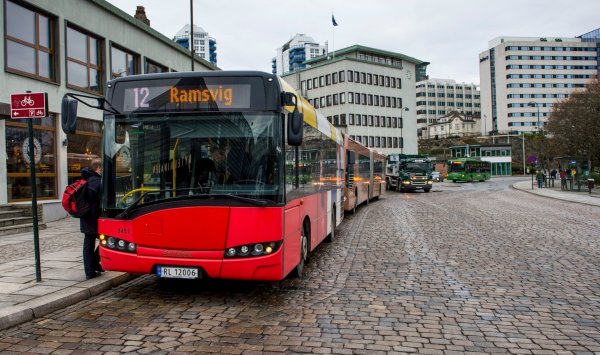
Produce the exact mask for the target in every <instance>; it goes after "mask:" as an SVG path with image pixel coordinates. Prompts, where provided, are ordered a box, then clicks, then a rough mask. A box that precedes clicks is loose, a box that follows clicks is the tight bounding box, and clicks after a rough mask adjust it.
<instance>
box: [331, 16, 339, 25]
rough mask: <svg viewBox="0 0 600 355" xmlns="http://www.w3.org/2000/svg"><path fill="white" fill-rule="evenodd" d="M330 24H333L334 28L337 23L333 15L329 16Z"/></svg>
mask: <svg viewBox="0 0 600 355" xmlns="http://www.w3.org/2000/svg"><path fill="white" fill-rule="evenodd" d="M331 23H333V25H334V26H337V25H338V24H337V22H335V17H333V14H331Z"/></svg>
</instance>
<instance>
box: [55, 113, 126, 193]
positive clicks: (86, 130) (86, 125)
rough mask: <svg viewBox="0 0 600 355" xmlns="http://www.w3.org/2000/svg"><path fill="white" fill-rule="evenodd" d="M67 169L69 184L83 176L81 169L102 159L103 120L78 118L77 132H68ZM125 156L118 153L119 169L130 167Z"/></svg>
mask: <svg viewBox="0 0 600 355" xmlns="http://www.w3.org/2000/svg"><path fill="white" fill-rule="evenodd" d="M67 141H68V142H69V144H68V146H67V171H68V174H69V182H68V183H69V184H71V183H73V182H74V181H75V180H77V179H79V178H80V177H81V169H82V168H85V167H86V166H92V162H93V161H94V160H100V156H101V154H100V153H101V151H102V150H101V141H102V122H100V121H95V120H88V119H84V118H78V119H77V128H76V131H75V134H68V135H67ZM122 159H124V158H123V157H121V155H120V154H119V155H117V170H119V169H124V168H127V167H129V162H122Z"/></svg>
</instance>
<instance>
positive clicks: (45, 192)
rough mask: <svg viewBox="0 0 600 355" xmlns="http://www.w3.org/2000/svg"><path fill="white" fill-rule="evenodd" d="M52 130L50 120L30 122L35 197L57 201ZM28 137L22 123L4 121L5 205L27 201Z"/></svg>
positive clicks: (24, 125) (28, 171) (29, 184)
mask: <svg viewBox="0 0 600 355" xmlns="http://www.w3.org/2000/svg"><path fill="white" fill-rule="evenodd" d="M55 141H56V130H55V128H54V116H53V115H52V116H50V117H45V118H36V119H33V145H34V162H35V173H36V179H37V181H36V184H37V190H36V191H37V196H38V198H40V199H54V198H57V193H56V149H55V147H56V144H55ZM29 163H30V159H29V135H28V130H27V122H25V121H24V120H18V121H17V120H12V121H8V120H7V121H6V175H7V180H8V201H9V202H16V201H26V200H31V175H30V174H31V171H30V164H29Z"/></svg>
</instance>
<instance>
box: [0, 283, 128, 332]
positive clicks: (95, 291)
mask: <svg viewBox="0 0 600 355" xmlns="http://www.w3.org/2000/svg"><path fill="white" fill-rule="evenodd" d="M103 276H106V277H103ZM136 277H137V275H134V274H129V273H124V272H113V271H110V272H106V273H105V274H104V275H102V276H100V277H97V278H94V279H91V280H86V281H83V282H81V283H79V284H77V285H75V286H71V287H67V288H65V289H63V290H60V291H56V292H53V293H51V294H48V295H45V296H42V297H37V298H34V299H32V300H29V301H27V302H23V303H21V304H18V305H16V306H14V307H10V308H7V309H4V310H0V330H4V329H7V328H10V327H14V326H16V325H19V324H22V323H25V322H29V321H31V320H33V319H35V318H39V317H43V316H45V315H47V314H49V313H52V312H54V311H57V310H60V309H63V308H66V307H68V306H71V305H73V304H75V303H78V302H81V301H84V300H86V299H88V298H91V297H93V296H97V295H99V294H100V293H102V292H105V291H108V290H110V289H111V288H113V287H116V286H119V285H121V284H123V283H125V282H127V281H130V280H132V279H134V278H136Z"/></svg>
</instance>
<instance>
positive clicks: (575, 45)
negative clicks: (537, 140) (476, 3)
mask: <svg viewBox="0 0 600 355" xmlns="http://www.w3.org/2000/svg"><path fill="white" fill-rule="evenodd" d="M489 47H490V48H489V49H488V50H486V51H485V52H483V53H481V54H479V74H480V78H481V83H480V84H481V113H482V117H483V120H484V123H483V127H484V130H487V131H488V132H493V133H509V132H510V133H520V132H536V131H539V130H543V126H544V124H545V123H546V122H547V120H548V117H549V115H550V113H551V111H552V107H553V105H554V104H555V103H557V102H558V101H559V100H563V99H566V98H568V97H569V94H570V93H571V92H573V91H574V90H577V89H582V88H584V86H585V84H586V83H587V82H588V81H589V80H590V79H592V78H593V77H594V75H597V74H598V72H599V69H600V59H599V58H600V29H597V30H595V31H592V32H589V33H586V34H584V35H581V36H579V37H575V38H569V37H498V38H495V39H493V40H491V41H490V43H489Z"/></svg>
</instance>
